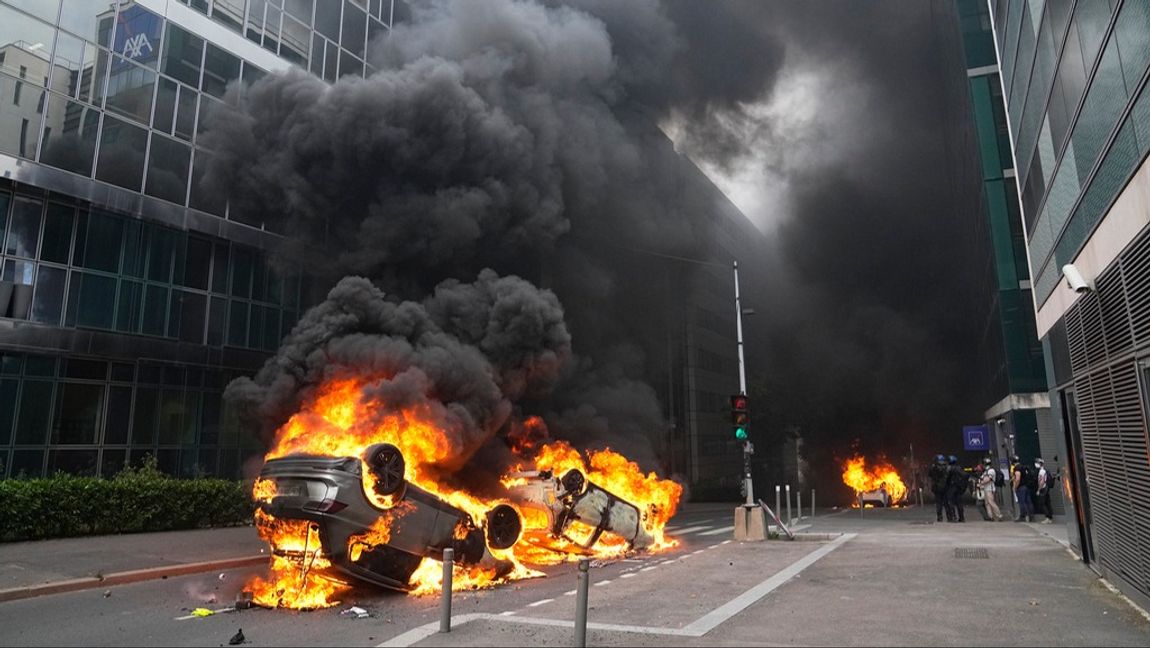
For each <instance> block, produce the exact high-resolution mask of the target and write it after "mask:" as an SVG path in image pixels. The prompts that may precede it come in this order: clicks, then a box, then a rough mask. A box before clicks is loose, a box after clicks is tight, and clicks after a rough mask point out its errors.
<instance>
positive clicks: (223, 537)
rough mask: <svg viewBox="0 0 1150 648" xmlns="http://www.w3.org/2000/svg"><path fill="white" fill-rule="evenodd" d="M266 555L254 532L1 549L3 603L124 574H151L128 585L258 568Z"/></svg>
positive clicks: (201, 531)
mask: <svg viewBox="0 0 1150 648" xmlns="http://www.w3.org/2000/svg"><path fill="white" fill-rule="evenodd" d="M266 551H267V549H266V545H265V544H264V542H263V541H262V540H260V538H259V536H258V535H256V531H255V529H254V528H253V527H250V526H244V527H226V528H221V529H197V530H192V531H165V532H161V533H133V534H124V535H110V536H90V537H82V538H63V539H59V540H39V541H32V542H14V543H8V544H0V600H3V598H4V597H3V596H2V595H3V594H4V593H5V592H7V593H8V595H9V596H13V593H12V592H11V590H27V589H29V588H37V587H41V586H44V585H52V584H55V585H60V584H66V586H65V589H64V591H70V590H73V589H83V588H84V587H85V586H92V584H91V583H85V581H89V580H92V579H93V578H95V579H99V578H101V577H108V576H109V575H112V574H122V573H124V572H139V571H140V570H146V571H144V572H143V573H136V574H133V576H134V577H130V578H128V579H127V581H125V582H128V581H131V580H143V579H145V578H148V577H152V578H159V577H161V576H162V575H164V574H165V573H167V572H172V573H181V572H182V573H187V570H188V569H192V570H198V571H202V570H205V569H211V568H213V565H215V564H217V563H222V564H225V565H226V564H230V563H234V562H235V561H237V560H244V559H247V561H248V562H253V561H255V560H256V559H258V558H259V557H260V556H261V555H262V554H265V553H266ZM189 566H190V567H189ZM15 597H16V598H22V597H21V596H15Z"/></svg>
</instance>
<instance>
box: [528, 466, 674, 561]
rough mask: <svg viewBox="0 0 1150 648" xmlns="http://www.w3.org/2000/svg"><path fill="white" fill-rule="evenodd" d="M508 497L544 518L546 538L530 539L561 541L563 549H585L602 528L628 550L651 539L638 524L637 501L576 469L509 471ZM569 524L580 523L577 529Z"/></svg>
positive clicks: (640, 518) (646, 545) (640, 515)
mask: <svg viewBox="0 0 1150 648" xmlns="http://www.w3.org/2000/svg"><path fill="white" fill-rule="evenodd" d="M511 477H512V478H513V479H514V482H513V485H512V486H510V492H511V498H512V500H513V501H515V503H516V504H518V505H519V506H520V507H522V508H524V509H528V510H529V511H533V512H535V513H537V514H539V513H541V514H542V515H543V516H545V517H546V529H547V534H548V535H549V538H548V539H543V538H529V540H530V541H532V542H535V543H536V544H547V541H548V540H551V541H556V540H559V541H565V543H569V544H565V547H564V550H567V551H582V552H587V551H590V550H591V548H592V547H593V546H594V545H595V544H596V543H597V542H599V540H600V538H601V537H602V536H603V534H604V533H608V534H611V535H614V536H616V537H618V538H620V539H622V540H624V541H625V542H626V544H627V548H628V549H634V550H643V549H647V548H649V547H651V546H652V545H653V544H654V543H655V538H654V537H653V536H652V535H651V534H650V533H648V531H647V529H646V528H645V527H644V525H643V513H642V511H640V510H639V508H638V507H637V506H635V505H634V504H632V503H631V502H628V501H627V500H625V499H623V498H621V497H619V496H618V495H615V494H614V493H611V492H610V491H608V490H607V489H605V488H603V487H602V486H599V485H597V484H595V483H592V482H590V481H588V480H587V477H586V476H585V475H584V474H583V472H582V471H580V470H578V469H574V468H572V469H570V470H568V471H567V472H566V473H564V474H563V476H562V477H561V478H560V477H556V476H555V474H554V473H553V472H552V471H550V470H533V471H525V472H520V473H516V474H514V475H511ZM575 527H581V531H582V533H581V534H577V533H576V529H575Z"/></svg>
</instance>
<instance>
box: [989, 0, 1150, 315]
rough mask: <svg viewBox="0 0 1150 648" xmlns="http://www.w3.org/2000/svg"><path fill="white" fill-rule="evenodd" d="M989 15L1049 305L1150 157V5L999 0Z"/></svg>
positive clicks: (1041, 288)
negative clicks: (1148, 89) (1148, 84)
mask: <svg viewBox="0 0 1150 648" xmlns="http://www.w3.org/2000/svg"><path fill="white" fill-rule="evenodd" d="M991 10H992V11H993V12H994V14H995V18H996V23H995V24H996V25H999V29H998V31H997V32H996V37H997V39H998V46H999V48H1000V51H1001V52H1002V57H1003V62H1004V65H1003V68H1002V70H1003V72H1002V82H1003V87H1004V88H1005V89H1006V91H1007V93H1008V96H1009V98H1010V100H1009V102H1008V105H1009V106H1010V119H1011V126H1012V129H1013V133H1014V146H1015V155H1016V157H1017V160H1018V166H1019V174H1018V184H1019V187H1021V189H1022V191H1021V193H1022V205H1023V213H1024V214H1025V217H1026V220H1025V222H1026V227H1027V238H1028V241H1029V245H1030V256H1031V263H1032V265H1033V267H1034V273H1035V281H1034V286H1035V301H1036V302H1037V304H1038V305H1039V307H1041V306H1042V304H1043V303H1044V302H1045V301H1046V300H1047V299H1048V298H1049V297H1050V295H1051V293H1053V291H1054V288H1055V286H1056V285H1057V283H1058V281H1059V279H1060V278H1061V267H1062V266H1063V265H1064V264H1067V263H1070V262H1071V261H1073V260H1074V258H1075V257H1076V256H1077V255H1078V253H1079V252H1080V251H1081V250H1082V246H1083V244H1084V243H1085V242H1086V240H1087V239H1088V238H1089V236H1090V235H1091V233H1092V232H1093V231H1094V229H1095V227H1096V226H1097V225H1098V223H1099V221H1100V220H1101V219H1102V217H1103V216H1104V215H1105V214H1106V212H1107V211H1108V210H1109V208H1110V206H1111V204H1112V203H1113V202H1114V199H1115V198H1116V197H1117V196H1118V194H1119V193H1120V192H1121V190H1122V189H1123V188H1124V187H1125V185H1126V183H1127V181H1128V180H1129V179H1130V177H1131V175H1133V173H1134V171H1135V170H1136V169H1137V168H1138V166H1139V165H1140V163H1141V161H1142V159H1143V158H1145V156H1146V154H1147V153H1148V152H1150V96H1148V95H1146V94H1145V93H1144V92H1143V86H1144V83H1143V81H1144V78H1145V76H1146V71H1147V69H1148V68H1150V6H1147V5H1146V4H1145V3H1141V2H1124V3H1119V2H1117V1H1116V0H1112V1H1099V2H1077V3H1075V2H1071V1H1069V0H1051V1H1050V2H1007V1H1006V0H1001V1H999V0H996V1H994V2H992V3H991Z"/></svg>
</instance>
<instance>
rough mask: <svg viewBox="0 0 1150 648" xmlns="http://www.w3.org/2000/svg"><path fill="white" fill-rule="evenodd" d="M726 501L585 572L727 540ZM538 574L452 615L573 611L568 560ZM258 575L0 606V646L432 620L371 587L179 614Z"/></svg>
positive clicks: (186, 641) (216, 639)
mask: <svg viewBox="0 0 1150 648" xmlns="http://www.w3.org/2000/svg"><path fill="white" fill-rule="evenodd" d="M731 508H732V507H730V506H725V505H724V506H720V507H703V508H701V509H693V510H691V511H689V512H687V513H684V514H682V515H680V516H677V517H676V518H675V519H674V520H672V522H671V525H670V526H671V527H675V528H678V529H680V530H681V532H680V533H679V534H677V535H676V534H672V535H675V536H676V537H677V538H678V539H679V540H680V543H681V545H680V547H677V548H676V549H674V550H671V551H670V552H668V553H665V554H660V555H658V556H652V557H644V558H641V559H636V560H626V561H619V562H613V563H609V564H606V565H603V566H601V567H596V568H594V569H592V570H591V571H592V573H593V576H592V578H593V582H595V583H604V582H606V581H613V580H620V581H621V582H626V580H627V579H622V578H621V574H623V573H636V574H642V575H643V576H644V577H646V576H647V574H648V573H649V572H641V571H640V570H641V569H643V568H647V567H650V566H651V565H653V564H656V563H658V562H661V561H663V560H666V559H668V558H671V557H677V556H683V555H690V552H692V551H695V550H697V549H699V548H700V547H707V546H711V545H715V544H717V543H720V542H722V541H723V540H727V539H729V538H730V536H731V531H730V529H729V527H730V525H731ZM252 533H254V531H252ZM541 571H544V572H545V573H547V577H546V578H538V579H531V580H528V581H519V582H516V583H512V584H508V585H504V586H501V587H498V588H495V589H491V590H481V591H476V592H457V593H456V594H455V597H454V599H453V609H454V612H455V613H456V614H467V613H475V612H481V613H492V614H498V613H501V612H505V611H507V610H518V609H528V608H527V606H528V605H530V604H532V603H536V602H538V601H541V600H546V599H554V600H556V601H558V600H563V602H564V603H565V604H567V605H568V607H571V608H572V609H573V606H574V597H573V596H564V595H565V593H566V592H568V591H570V590H573V589H574V588H575V583H576V571H577V568H576V566H575V565H574V564H564V565H558V566H554V567H547V568H544V569H542V570H541ZM651 571H654V570H651ZM262 572H263V568H249V569H238V570H231V571H227V572H224V573H222V574H205V575H197V576H185V577H179V578H168V579H163V580H157V581H149V582H144V583H137V584H133V585H124V586H119V587H113V588H110V589H109V590H105V589H95V590H88V591H82V592H74V593H69V594H60V595H55V596H45V597H39V598H34V599H27V600H22V601H12V602H9V603H4V604H0V628H3V631H2V632H0V645H3V646H8V645H16V646H45V645H54V646H58V645H85V646H137V645H145V646H146V645H171V646H204V645H207V646H214V645H219V644H223V645H226V644H227V641H228V639H229V638H230V637H231V636H232V635H234V634H235V632H236V631H237V630H239V629H243V632H244V635H245V637H247V638H248V640H249V641H250V642H251V643H252V644H253V645H297V646H298V645H306V646H328V645H331V646H337V645H339V646H375V645H377V644H379V643H381V642H383V641H385V640H387V639H389V638H391V637H393V636H395V635H397V634H400V633H401V632H403V631H405V630H407V629H408V628H411V627H415V626H419V625H422V624H425V623H428V622H431V621H437V620H438V619H439V598H438V597H424V598H417V597H411V596H407V595H404V594H400V593H396V592H389V591H382V590H377V589H373V588H364V589H361V590H357V591H355V592H353V593H352V595H351V596H349V597H347V598H346V600H344V601H342V602H341V605H338V606H335V607H333V608H329V609H325V610H318V611H312V612H289V611H283V610H262V609H252V610H246V611H242V612H232V613H224V614H217V615H215V616H211V617H207V618H194V617H193V618H184V617H187V616H188V615H189V614H190V612H191V610H192V609H194V608H197V607H206V608H209V609H222V608H225V607H227V606H228V605H230V604H231V603H232V602H233V601H234V600H235V597H236V594H237V593H238V592H239V591H240V590H241V589H242V586H243V584H244V582H245V581H246V580H247V579H248V578H249V577H250V576H252V575H255V574H260V573H262ZM630 578H636V579H637V576H634V575H633V576H631V577H630ZM608 585H609V583H608ZM598 587H600V588H602V587H606V585H598ZM105 592H110V596H105V595H104V594H105ZM212 601H215V602H214V603H213V602H212ZM352 605H357V606H359V607H362V608H365V609H366V610H368V611H369V612H370V613H371V615H372V617H371V618H369V619H351V618H347V617H341V616H339V612H340V611H341V610H344V609H347V608H348V607H351V606H352Z"/></svg>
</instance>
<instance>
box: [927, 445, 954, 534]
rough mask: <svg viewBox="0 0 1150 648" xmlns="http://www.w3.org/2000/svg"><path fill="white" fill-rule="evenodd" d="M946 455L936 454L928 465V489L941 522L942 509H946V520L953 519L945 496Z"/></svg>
mask: <svg viewBox="0 0 1150 648" xmlns="http://www.w3.org/2000/svg"><path fill="white" fill-rule="evenodd" d="M946 475H947V472H946V457H944V456H942V455H938V456H936V457H935V458H934V465H933V466H931V467H930V473H929V477H930V490H931V492H932V493H934V512H935V515H936V516H937V517H938V521H939V522H942V511H943V509H945V510H946V521H947V522H950V521H952V520H954V510H953V509H952V508H951V507H950V501H949V500H948V499H947V496H946Z"/></svg>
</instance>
